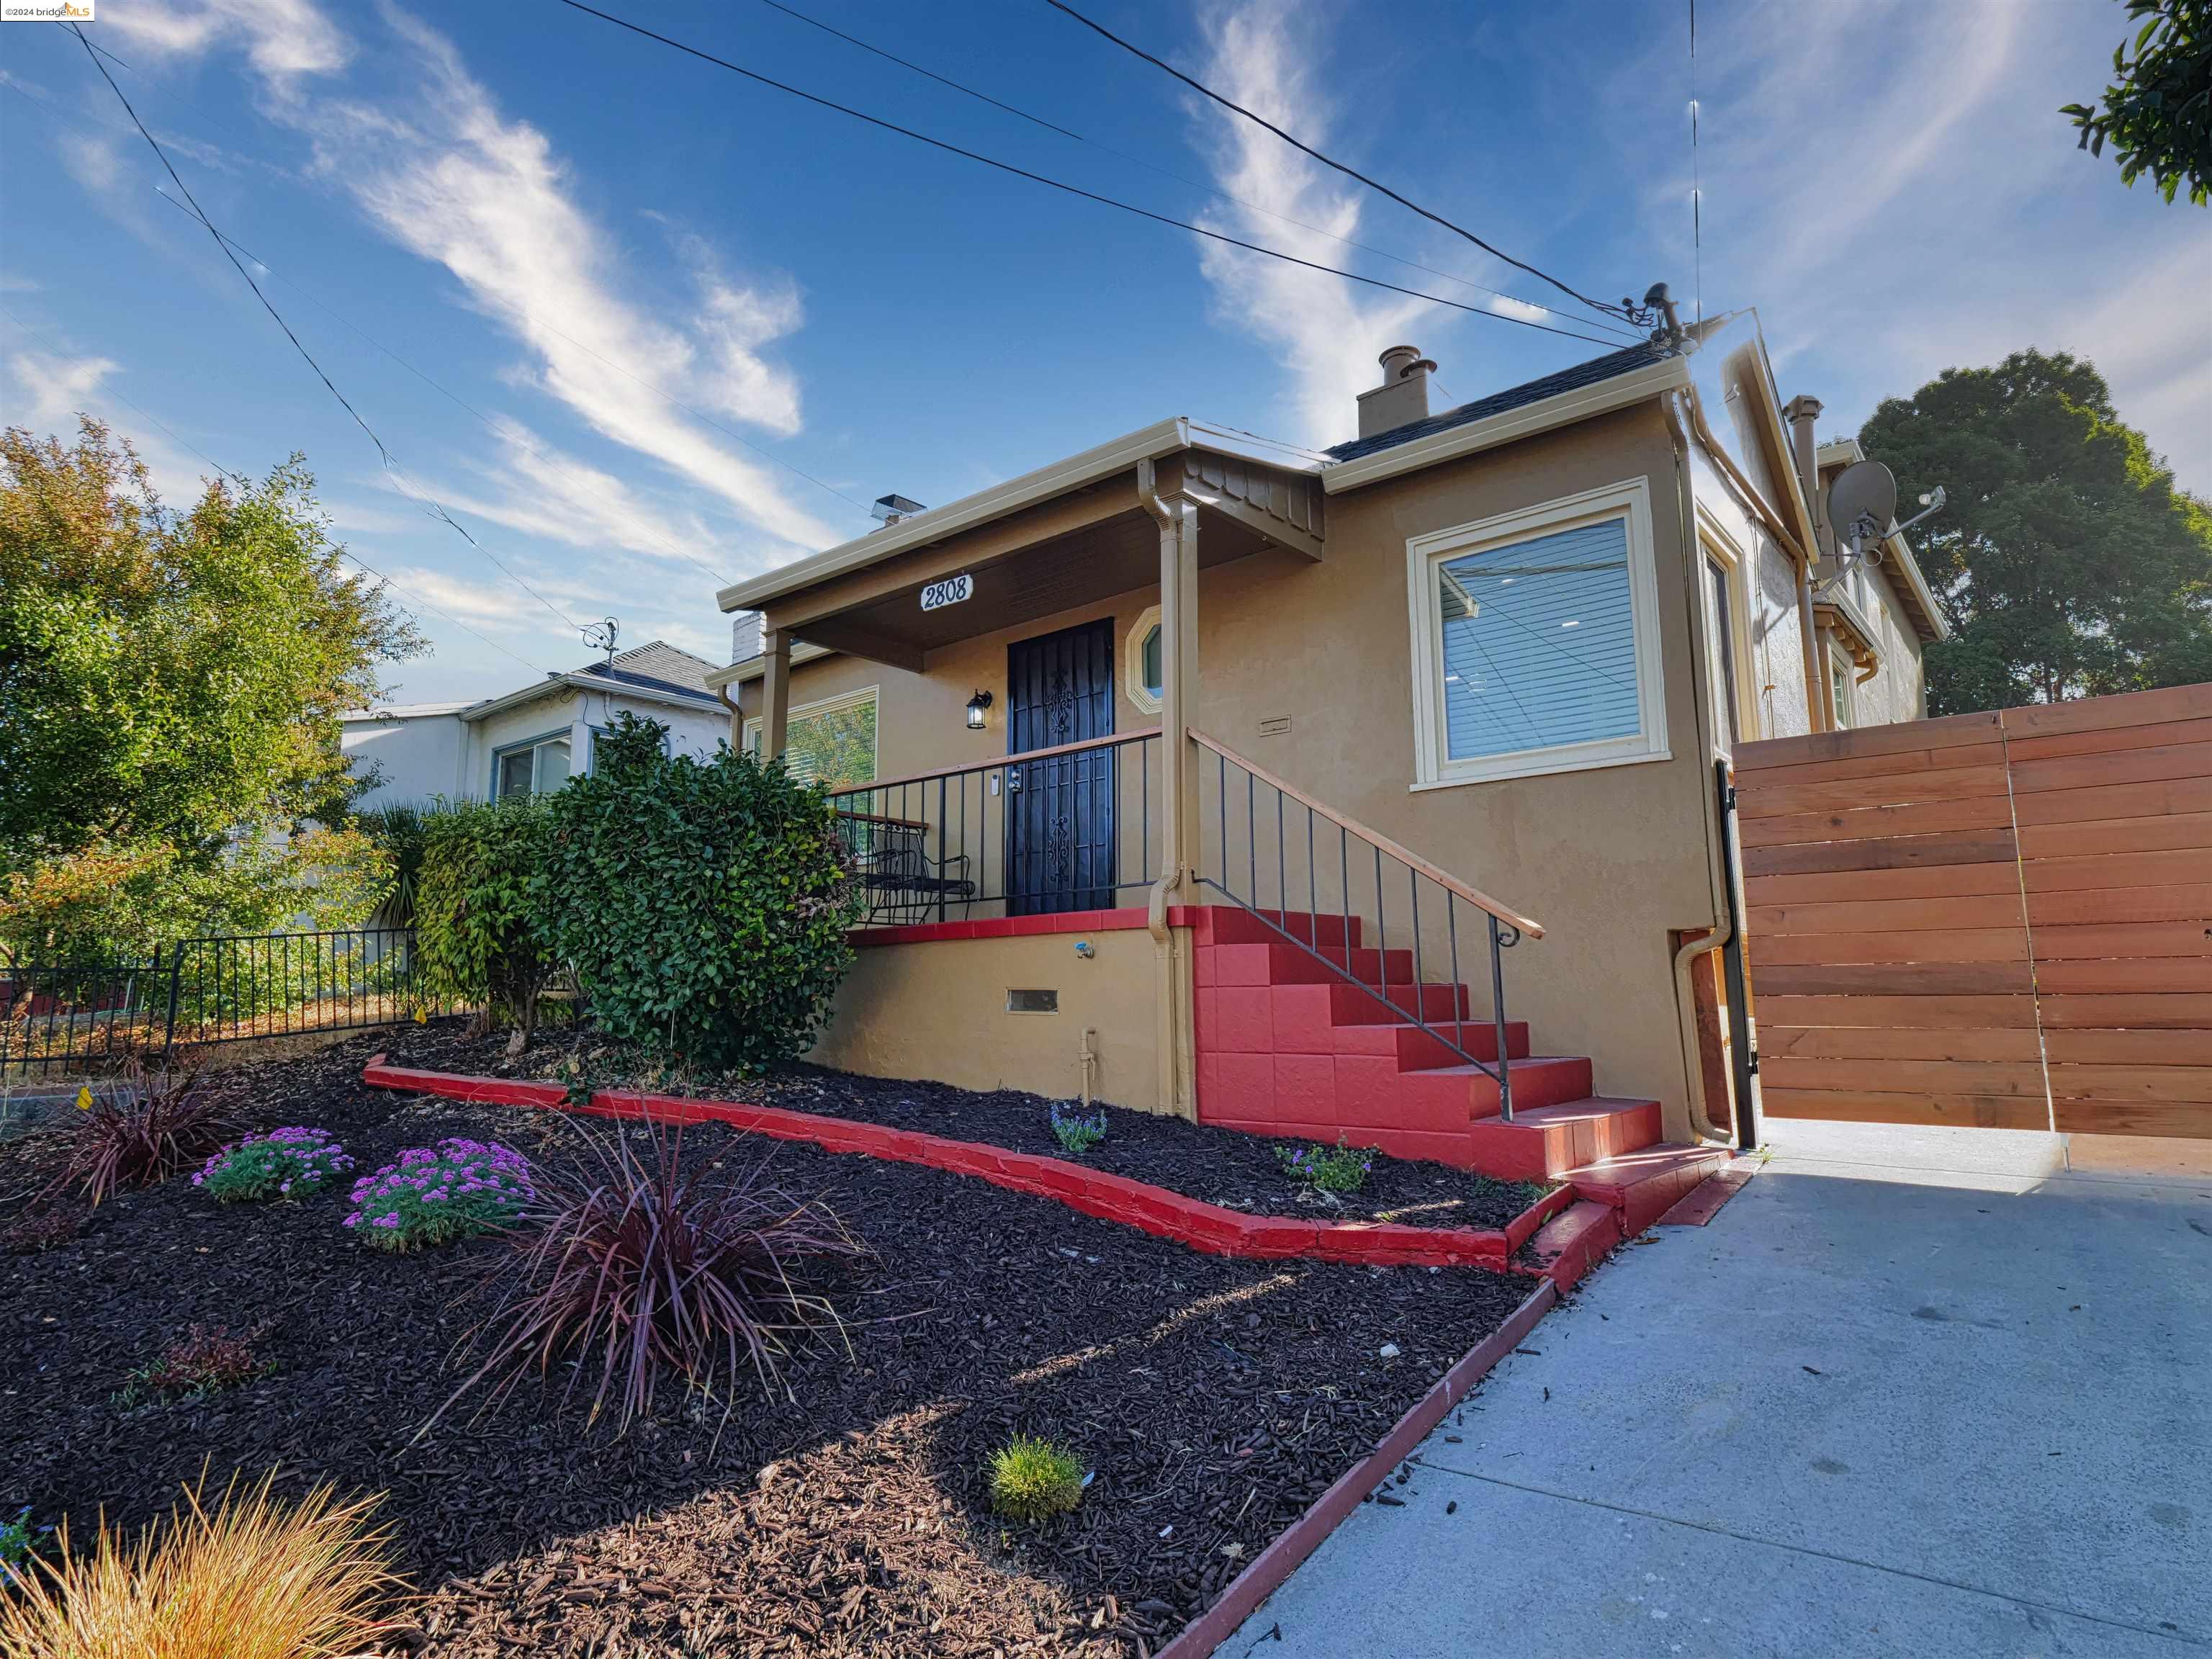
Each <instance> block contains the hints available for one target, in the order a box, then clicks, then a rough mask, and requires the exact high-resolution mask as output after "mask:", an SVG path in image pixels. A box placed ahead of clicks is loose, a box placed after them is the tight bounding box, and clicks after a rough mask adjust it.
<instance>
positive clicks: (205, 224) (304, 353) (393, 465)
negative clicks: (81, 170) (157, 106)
mask: <svg viewBox="0 0 2212 1659" xmlns="http://www.w3.org/2000/svg"><path fill="white" fill-rule="evenodd" d="M70 33H73V34H75V35H76V38H77V44H78V45H79V46H82V47H83V48H84V52H85V56H86V57H88V58H90V59H91V60H92V66H93V68H94V69H96V70H99V71H100V79H101V80H103V81H105V82H107V87H108V90H109V91H111V92H112V93H113V94H115V98H116V101H117V102H118V103H119V104H121V105H122V106H123V112H124V113H125V114H126V115H128V116H129V117H130V118H131V125H133V126H135V127H137V129H138V135H139V137H142V138H143V139H144V140H145V141H146V143H147V146H148V148H149V149H151V150H152V151H153V152H154V155H155V157H156V159H158V160H159V161H161V167H162V169H163V171H165V172H166V173H168V175H169V177H170V179H172V180H173V181H174V183H175V185H176V186H177V189H178V191H179V192H181V193H182V195H183V197H184V198H185V205H186V206H187V207H189V208H190V209H191V215H192V216H193V217H194V218H195V219H197V220H198V221H199V222H200V224H201V226H202V228H204V229H205V230H206V232H207V234H209V235H210V236H211V237H213V238H214V239H215V245H216V247H218V248H219V249H221V250H222V257H223V258H226V259H228V260H229V261H230V264H231V267H232V269H233V270H236V271H237V272H238V274H239V275H240V276H242V277H244V278H245V279H246V286H247V287H248V288H250V289H252V290H253V297H254V298H255V299H257V300H258V301H261V308H262V309H263V310H264V311H266V312H267V313H269V315H270V317H271V318H272V319H275V321H276V326H277V327H279V328H281V329H283V331H284V337H285V338H286V339H288V340H289V341H290V342H291V343H292V349H294V350H295V351H297V352H298V353H299V354H300V356H301V360H302V361H303V362H306V363H307V367H308V368H312V369H313V370H314V371H315V378H316V379H317V380H320V381H321V382H322V383H323V386H324V387H325V390H327V391H328V392H330V394H331V397H333V398H337V400H338V404H339V406H340V407H341V408H343V410H345V412H346V413H347V414H349V415H350V416H353V420H354V424H355V425H356V426H357V427H359V428H361V429H362V431H363V432H365V433H367V434H368V441H369V442H371V443H373V444H374V445H375V446H376V453H377V455H378V457H379V458H380V459H381V460H382V461H383V463H384V470H385V471H386V474H388V475H389V476H390V477H391V478H392V482H393V483H394V484H395V485H398V487H399V489H400V493H401V494H403V495H407V496H408V497H409V498H410V500H416V501H419V502H420V503H421V504H423V505H425V506H426V509H427V510H428V512H429V513H430V514H431V516H432V517H434V518H435V519H437V520H439V521H440V522H441V523H443V524H444V525H446V526H447V527H448V528H450V529H452V530H453V532H456V533H457V534H458V535H459V537H460V538H461V539H462V540H464V541H465V542H466V543H468V544H469V545H470V546H471V547H473V548H475V549H476V550H477V552H479V553H481V554H483V556H484V557H485V558H487V559H489V560H490V561H491V562H492V563H493V564H494V565H495V567H497V568H498V569H499V571H500V572H501V574H503V575H505V576H506V577H507V580H510V581H512V582H513V583H514V585H515V586H518V587H520V588H521V589H522V591H523V592H526V593H527V594H529V595H530V597H531V598H532V599H536V600H537V601H538V604H540V605H544V607H545V608H546V609H547V610H548V611H551V612H552V613H553V614H554V615H555V616H556V617H559V618H560V619H561V621H562V623H564V624H565V625H566V626H567V627H568V628H570V629H574V630H575V631H577V632H579V633H580V632H581V631H582V629H581V628H580V625H579V624H578V623H576V621H575V619H574V617H570V616H569V615H568V613H567V612H566V611H562V609H561V607H560V606H558V605H555V604H554V603H553V601H552V600H550V599H547V598H546V597H545V596H544V594H543V593H540V592H538V590H537V589H536V588H535V587H532V586H531V585H530V584H529V583H528V582H526V581H525V580H523V579H522V578H521V577H520V576H518V575H516V574H514V572H513V571H512V570H510V569H508V568H507V566H506V565H505V564H504V563H502V562H501V561H500V559H499V556H497V555H496V554H495V553H494V552H493V551H492V550H490V549H489V548H488V547H486V546H485V545H484V544H483V543H481V542H479V541H478V540H477V538H475V537H474V536H471V534H469V532H467V531H466V530H465V529H464V528H462V526H461V525H460V524H459V522H458V521H456V520H455V519H454V518H453V514H452V513H448V512H447V511H446V509H445V507H443V506H441V504H440V503H439V502H438V501H436V499H435V498H434V497H431V496H429V495H421V496H419V497H418V496H417V495H416V493H415V492H414V491H412V490H410V489H408V488H407V486H406V483H405V482H404V475H403V474H402V472H401V471H400V469H399V466H398V463H397V462H396V461H394V460H393V459H392V452H391V451H390V450H389V449H387V448H386V447H385V444H384V440H383V439H381V438H380V437H378V436H377V435H376V431H375V428H373V427H371V426H370V425H369V423H368V422H367V421H365V420H363V419H362V417H361V411H360V410H357V409H356V408H355V407H354V406H353V405H352V404H350V403H348V402H347V401H346V396H345V393H343V392H340V391H339V390H338V389H337V386H335V385H334V384H332V382H331V377H330V376H329V375H328V374H325V373H324V372H323V367H322V365H321V364H320V363H318V362H316V361H315V359H314V356H313V353H311V352H310V351H309V350H308V349H307V347H306V346H305V345H303V344H302V343H301V340H300V337H299V336H298V335H297V334H295V333H294V332H293V331H292V325H291V324H289V323H288V322H286V321H285V320H284V317H283V313H281V312H279V311H278V310H277V309H276V307H275V306H273V305H271V304H270V301H269V296H268V295H266V294H264V293H263V292H262V291H261V284H260V283H257V282H255V281H254V280H253V273H252V271H250V270H247V269H246V266H245V265H244V264H242V263H241V262H240V259H239V257H238V255H237V254H235V253H234V252H232V251H231V247H230V244H229V243H228V241H227V240H225V239H224V237H223V234H222V232H221V231H220V230H217V229H216V226H215V221H213V220H212V219H210V218H209V217H208V216H207V214H206V212H205V211H204V210H203V209H202V208H201V206H200V204H199V202H198V200H197V198H196V197H194V196H193V195H192V191H191V186H190V185H187V184H185V181H184V179H183V177H182V176H181V175H180V174H179V173H178V172H177V169H176V167H174V166H173V164H172V163H171V161H170V160H169V153H168V152H167V150H165V149H162V148H161V141H160V140H158V139H157V138H155V137H154V135H153V133H152V132H150V131H148V129H147V126H146V124H145V123H144V122H143V121H142V120H140V119H139V118H138V112H137V110H135V109H133V108H132V107H131V100H130V99H129V98H128V97H127V96H125V94H124V91H123V88H121V87H119V86H118V85H117V84H116V82H115V77H114V76H112V75H110V74H109V73H108V72H107V65H106V64H103V63H101V62H100V54H99V53H98V52H94V50H93V49H92V42H91V41H89V40H86V39H85V37H84V30H83V28H82V27H81V26H80V25H78V24H76V23H71V24H70Z"/></svg>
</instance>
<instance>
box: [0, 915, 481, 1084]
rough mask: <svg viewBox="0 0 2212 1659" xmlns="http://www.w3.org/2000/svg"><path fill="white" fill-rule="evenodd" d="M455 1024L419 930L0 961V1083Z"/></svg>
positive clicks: (4, 956)
mask: <svg viewBox="0 0 2212 1659" xmlns="http://www.w3.org/2000/svg"><path fill="white" fill-rule="evenodd" d="M450 1012H459V1011H458V1010H457V1009H456V1008H454V1007H452V1006H448V1005H447V1004H445V1003H443V1002H441V1001H438V1000H435V999H432V998H429V997H428V996H426V995H424V994H422V988H421V986H420V983H419V981H418V977H417V974H416V961H415V933H414V930H413V929H412V928H404V927H353V928H342V929H334V930H328V931H324V932H319V933H255V934H232V935H226V936H222V937H220V938H210V939H185V940H183V941H182V942H181V943H179V944H176V945H165V946H163V947H161V949H158V950H156V951H154V952H153V953H152V954H151V955H149V956H147V957H139V958H106V959H83V958H80V959H76V960H61V961H40V960H35V959H33V958H30V957H21V956H18V955H15V954H14V953H12V952H9V951H0V1082H5V1081H8V1080H10V1079H21V1078H22V1077H25V1076H28V1075H37V1076H46V1075H48V1074H50V1073H64V1074H68V1073H76V1072H82V1071H93V1070H98V1069H99V1068H100V1067H101V1066H106V1065H112V1064H114V1063H116V1062H118V1061H121V1060H125V1059H127V1058H132V1057H137V1058H140V1059H149V1058H164V1057H166V1056H167V1055H168V1054H170V1053H171V1052H172V1051H173V1050H174V1049H175V1048H179V1047H185V1046H194V1045H199V1044H204V1043H215V1042H244V1041H246V1040H249V1039H252V1038H257V1037H279V1036H300V1035H304V1034H307V1033H310V1032H315V1031H343V1030H359V1029H364V1028H366V1027H368V1026H373V1025H386V1024H392V1023H393V1022H394V1021H397V1020H402V1019H411V1018H415V1017H416V1016H417V1015H418V1014H419V1015H421V1016H422V1017H424V1018H428V1017H429V1016H431V1015H434V1014H443V1013H450Z"/></svg>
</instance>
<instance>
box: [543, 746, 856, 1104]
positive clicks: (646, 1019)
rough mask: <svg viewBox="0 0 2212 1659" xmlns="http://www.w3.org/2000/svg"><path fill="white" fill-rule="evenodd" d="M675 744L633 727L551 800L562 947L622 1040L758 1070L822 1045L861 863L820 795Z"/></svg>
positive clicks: (552, 880)
mask: <svg viewBox="0 0 2212 1659" xmlns="http://www.w3.org/2000/svg"><path fill="white" fill-rule="evenodd" d="M665 736H666V728H665V727H664V726H660V725H659V724H658V723H656V722H654V721H652V720H639V719H637V718H636V717H635V716H634V715H631V714H619V715H617V717H616V720H615V726H614V728H613V729H612V730H611V731H610V732H603V733H601V734H600V735H599V738H598V742H597V744H596V747H595V750H594V754H595V764H594V768H593V770H592V775H590V776H588V777H579V778H574V779H571V780H570V781H569V783H568V787H566V788H564V789H562V790H561V791H560V792H559V793H557V794H556V795H553V796H551V797H550V805H549V806H548V808H547V811H548V812H549V813H550V818H551V832H550V842H549V844H548V846H547V849H546V855H545V873H544V881H543V883H542V886H541V891H542V893H543V896H544V921H545V927H546V933H547V935H548V936H549V937H550V939H551V940H552V942H553V944H554V945H555V947H556V951H557V953H558V955H559V957H560V958H561V960H562V961H563V962H565V963H568V964H569V965H570V966H571V967H573V968H574V970H575V973H576V976H577V980H578V981H579V983H580V986H581V987H582V988H583V991H584V993H585V994H586V996H588V997H589V998H590V1000H591V1006H592V1017H593V1018H595V1019H596V1020H597V1021H598V1023H599V1026H600V1027H601V1029H603V1030H605V1031H606V1032H607V1033H608V1034H609V1035H610V1036H613V1037H615V1038H616V1039H617V1040H618V1041H621V1042H634V1043H636V1044H638V1045H640V1046H641V1047H642V1048H647V1049H649V1050H651V1051H653V1052H654V1053H656V1054H660V1055H662V1056H665V1057H668V1058H672V1059H680V1060H684V1061H687V1062H689V1063H690V1064H693V1065H697V1066H714V1067H720V1068H723V1069H726V1070H736V1071H746V1072H756V1071H759V1070H761V1069H763V1068H764V1067H766V1066H769V1065H772V1064H774V1063H775V1062H776V1061H779V1060H787V1059H789V1058H791V1057H792V1056H793V1055H795V1054H799V1053H801V1052H803V1051H804V1050H805V1048H806V1047H807V1046H808V1045H809V1044H810V1043H811V1042H812V1040H813V1037H814V1034H815V1032H816V1031H817V1030H818V1029H819V1028H820V1026H821V1023H822V1019H823V1015H824V1013H825V1012H827V1009H828V1006H829V998H830V995H831V994H832V993H833V992H835V991H836V988H837V984H838V981H840V980H841V979H842V978H843V977H844V974H845V970H846V969H847V968H848V967H849V966H850V965H851V963H852V949H851V947H850V946H849V945H847V943H846V942H845V930H846V928H847V927H849V926H851V925H852V924H853V923H854V922H855V921H858V920H859V919H860V911H861V901H860V891H859V887H858V884H856V883H855V882H854V879H853V872H852V862H851V859H850V856H849V855H848V853H847V851H846V849H845V847H844V844H843V842H842V841H841V840H840V838H839V836H838V835H837V830H836V818H835V817H834V815H833V814H832V813H831V811H830V809H829V799H828V797H827V796H826V795H825V794H824V793H823V792H822V791H821V790H819V789H814V788H810V787H806V786H805V785H802V784H799V783H797V782H794V781H793V780H792V778H791V776H790V775H789V774H788V773H787V771H786V770H785V769H784V768H783V767H782V766H781V764H776V765H769V766H763V765H762V764H761V763H759V762H757V761H756V760H754V759H752V758H751V757H750V756H745V755H739V754H736V753H733V752H732V750H730V749H729V748H728V747H727V746H726V745H725V746H724V747H723V748H722V749H721V750H720V752H718V753H717V754H716V756H715V757H714V759H713V760H711V761H707V762H700V761H696V760H694V759H692V758H691V757H689V756H686V755H674V756H671V755H667V754H665V753H664V752H663V743H664V739H665Z"/></svg>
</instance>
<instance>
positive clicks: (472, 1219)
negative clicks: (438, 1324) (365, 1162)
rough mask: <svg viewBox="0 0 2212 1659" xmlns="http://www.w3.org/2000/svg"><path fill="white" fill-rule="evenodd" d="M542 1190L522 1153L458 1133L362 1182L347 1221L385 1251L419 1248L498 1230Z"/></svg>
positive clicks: (419, 1148) (403, 1157) (412, 1151)
mask: <svg viewBox="0 0 2212 1659" xmlns="http://www.w3.org/2000/svg"><path fill="white" fill-rule="evenodd" d="M537 1196H538V1189H537V1188H535V1187H534V1186H532V1184H531V1180H530V1164H529V1160H528V1159H526V1158H524V1157H523V1156H522V1154H521V1153H520V1152H516V1151H515V1150H514V1149H513V1147H510V1146H501V1145H499V1144H498V1143H497V1142H496V1141H490V1142H486V1141H481V1140H465V1139H460V1138H459V1136H454V1137H452V1138H449V1139H445V1140H441V1141H440V1142H439V1143H438V1144H437V1145H436V1146H435V1147H432V1146H410V1147H409V1148H408V1149H407V1150H406V1151H405V1152H402V1153H400V1154H399V1161H398V1163H396V1164H386V1165H385V1166H384V1167H383V1168H382V1169H380V1170H378V1171H377V1172H376V1173H375V1174H374V1175H368V1176H362V1178H361V1179H360V1180H359V1181H356V1182H354V1184H353V1205H354V1209H353V1213H352V1214H351V1215H349V1216H348V1217H347V1218H345V1225H347V1226H349V1227H350V1228H352V1229H353V1230H354V1231H355V1233H356V1236H357V1237H360V1238H361V1239H362V1240H363V1241H364V1242H365V1243H370V1244H374V1246H376V1248H377V1249H380V1250H412V1249H419V1248H422V1246H425V1245H435V1244H450V1243H453V1240H455V1239H457V1238H468V1237H472V1236H474V1235H475V1234H477V1233H489V1232H495V1231H498V1230H499V1229H500V1228H502V1227H504V1226H506V1225H507V1224H508V1223H510V1222H511V1221H513V1219H514V1218H515V1217H516V1216H517V1215H518V1214H520V1212H521V1210H522V1208H523V1206H525V1205H526V1204H528V1203H529V1202H530V1201H531V1200H532V1199H534V1198H536V1197H537Z"/></svg>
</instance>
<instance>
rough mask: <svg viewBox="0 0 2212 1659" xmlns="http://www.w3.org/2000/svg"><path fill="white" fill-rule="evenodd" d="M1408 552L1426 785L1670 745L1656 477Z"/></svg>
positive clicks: (1641, 755) (1607, 762) (1586, 763)
mask: <svg viewBox="0 0 2212 1659" xmlns="http://www.w3.org/2000/svg"><path fill="white" fill-rule="evenodd" d="M1407 557H1408V576H1409V579H1410V580H1411V582H1412V596H1411V597H1412V611H1413V672H1414V681H1413V699H1414V714H1415V720H1416V724H1417V726H1418V728H1419V730H1418V737H1419V741H1418V743H1417V744H1416V747H1415V754H1416V776H1415V779H1414V787H1417V788H1419V787H1442V786H1445V785H1450V784H1460V783H1476V782H1481V781H1485V780H1487V779H1492V778H1507V777H1521V776H1526V775H1531V774H1534V773H1541V772H1568V771H1577V770H1581V769H1585V768H1589V767H1595V766H1616V765H1622V764H1626V763H1630V762H1633V761H1644V760H1656V759H1660V758H1663V757H1665V755H1666V753H1667V745H1666V726H1665V719H1664V713H1663V708H1662V702H1663V700H1662V696H1661V684H1662V681H1661V671H1660V664H1659V641H1658V584H1657V577H1656V572H1655V570H1654V568H1653V565H1652V553H1651V514H1650V495H1649V490H1648V488H1647V486H1646V484H1645V483H1644V480H1643V479H1641V478H1637V479H1632V480H1631V481H1629V482H1627V483H1620V484H1616V485H1613V486H1611V487H1609V488H1607V489H1599V490H1591V491H1589V492H1588V493H1586V494H1583V495H1577V496H1572V497H1570V498H1569V499H1567V500H1565V501H1553V502H1548V503H1547V504H1546V505H1544V506H1542V507H1533V508H1529V509H1528V510H1526V511H1523V512H1519V513H1507V514H1504V515H1502V516H1500V517H1498V518H1495V519H1486V520H1482V521H1480V522H1479V523H1476V524H1470V525H1462V526H1457V527H1455V528H1454V529H1451V530H1445V531H1439V532H1436V533H1434V534H1431V535H1427V536H1422V537H1418V538H1415V539H1414V540H1413V541H1411V542H1408V543H1407Z"/></svg>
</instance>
